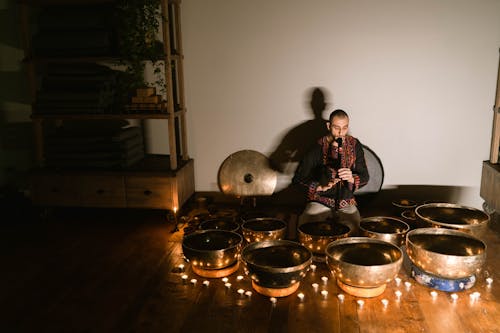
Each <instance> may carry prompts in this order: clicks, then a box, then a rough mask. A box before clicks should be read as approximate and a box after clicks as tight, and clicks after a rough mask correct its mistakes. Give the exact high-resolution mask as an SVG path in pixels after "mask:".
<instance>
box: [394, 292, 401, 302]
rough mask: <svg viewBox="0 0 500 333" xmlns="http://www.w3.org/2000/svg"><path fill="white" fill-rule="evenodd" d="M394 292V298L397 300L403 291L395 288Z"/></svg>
mask: <svg viewBox="0 0 500 333" xmlns="http://www.w3.org/2000/svg"><path fill="white" fill-rule="evenodd" d="M395 294H396V300H397V301H399V299H400V298H401V295H402V294H403V293H402V292H401V291H399V290H396V292H395Z"/></svg>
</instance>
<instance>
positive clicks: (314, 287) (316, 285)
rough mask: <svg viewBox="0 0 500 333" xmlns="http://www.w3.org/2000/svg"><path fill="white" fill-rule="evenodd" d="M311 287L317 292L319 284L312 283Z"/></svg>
mask: <svg viewBox="0 0 500 333" xmlns="http://www.w3.org/2000/svg"><path fill="white" fill-rule="evenodd" d="M311 286H312V287H313V289H314V291H318V287H319V284H317V283H313V284H312V285H311Z"/></svg>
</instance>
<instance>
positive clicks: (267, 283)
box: [241, 240, 312, 289]
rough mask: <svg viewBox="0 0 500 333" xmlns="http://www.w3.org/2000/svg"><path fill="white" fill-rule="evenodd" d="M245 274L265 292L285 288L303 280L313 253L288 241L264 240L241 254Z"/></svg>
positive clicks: (249, 245)
mask: <svg viewBox="0 0 500 333" xmlns="http://www.w3.org/2000/svg"><path fill="white" fill-rule="evenodd" d="M241 260H242V262H243V264H244V269H245V273H246V274H247V275H248V276H250V278H251V279H252V281H253V282H255V283H256V284H257V285H259V286H261V287H264V288H272V289H279V288H288V287H290V286H292V285H294V284H297V283H298V282H300V281H302V279H303V278H304V277H305V275H306V273H307V271H308V269H309V265H310V264H311V262H312V253H311V251H309V250H308V249H307V248H306V247H305V246H303V245H301V244H299V243H297V242H293V241H289V240H267V241H262V242H253V243H250V244H248V245H247V246H245V247H244V248H243V250H242V251H241Z"/></svg>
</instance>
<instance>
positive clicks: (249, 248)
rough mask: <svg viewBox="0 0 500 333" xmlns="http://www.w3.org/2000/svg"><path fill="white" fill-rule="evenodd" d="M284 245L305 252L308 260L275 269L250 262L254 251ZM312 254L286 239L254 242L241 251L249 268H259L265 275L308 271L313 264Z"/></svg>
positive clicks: (298, 244) (303, 247) (242, 257)
mask: <svg viewBox="0 0 500 333" xmlns="http://www.w3.org/2000/svg"><path fill="white" fill-rule="evenodd" d="M282 245H287V246H294V247H296V248H299V249H301V250H303V251H304V252H305V253H306V255H307V259H306V260H304V262H302V263H301V264H299V265H295V266H288V267H274V266H266V265H261V264H258V263H255V262H253V261H250V260H248V258H247V257H248V253H249V252H250V251H252V250H256V249H260V248H270V247H273V246H282ZM312 257H313V256H312V253H311V251H309V249H308V248H306V247H305V246H304V245H302V244H300V243H298V242H294V241H291V240H286V239H270V240H265V241H261V242H253V243H250V244H248V245H246V246H245V247H244V248H243V250H241V256H240V258H241V260H242V261H243V262H244V263H245V264H246V265H247V267H248V266H251V267H254V268H258V270H259V271H261V272H263V273H276V274H283V273H292V272H298V271H302V270H304V269H307V268H308V267H309V266H310V265H311V263H312Z"/></svg>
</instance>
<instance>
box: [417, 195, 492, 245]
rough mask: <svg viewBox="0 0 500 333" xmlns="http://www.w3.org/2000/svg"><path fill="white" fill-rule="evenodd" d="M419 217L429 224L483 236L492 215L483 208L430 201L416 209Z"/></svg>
mask: <svg viewBox="0 0 500 333" xmlns="http://www.w3.org/2000/svg"><path fill="white" fill-rule="evenodd" d="M415 214H416V215H417V217H418V218H419V219H420V220H421V221H424V223H426V224H427V225H428V226H431V227H438V228H448V229H455V230H459V231H464V232H468V233H470V234H472V235H474V236H477V237H482V236H484V234H485V233H486V232H487V229H488V223H489V221H490V217H489V215H488V214H486V213H485V212H483V211H482V210H479V209H476V208H473V207H467V206H461V205H456V204H451V203H430V204H425V205H421V206H418V207H417V208H416V209H415Z"/></svg>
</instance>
